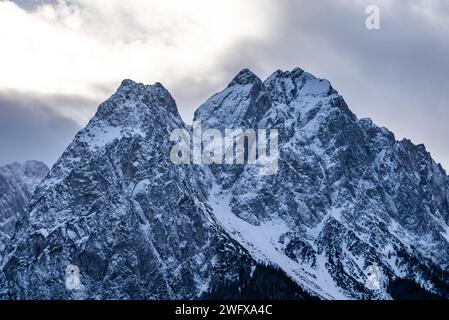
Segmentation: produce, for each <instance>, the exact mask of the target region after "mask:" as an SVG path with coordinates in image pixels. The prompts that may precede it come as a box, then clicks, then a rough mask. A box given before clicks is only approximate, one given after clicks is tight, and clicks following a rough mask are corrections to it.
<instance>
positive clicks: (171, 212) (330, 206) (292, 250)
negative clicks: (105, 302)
mask: <svg viewBox="0 0 449 320" xmlns="http://www.w3.org/2000/svg"><path fill="white" fill-rule="evenodd" d="M194 121H198V122H199V121H201V124H202V127H203V129H206V128H216V129H219V130H221V131H224V130H225V129H236V128H242V129H245V128H256V129H257V128H265V129H277V130H278V132H279V159H278V170H277V173H276V174H274V175H260V174H259V169H258V167H257V166H255V165H251V164H242V165H228V164H214V165H210V166H207V165H191V164H182V165H175V164H173V163H172V162H171V160H170V150H171V148H172V147H173V144H174V142H172V141H170V139H169V137H170V134H171V132H172V131H173V130H175V129H180V128H181V129H185V130H187V131H190V130H191V127H190V126H188V125H186V124H185V123H184V122H183V120H182V119H181V117H180V115H179V113H178V110H177V106H176V103H175V101H174V99H173V98H172V96H171V95H170V93H169V92H168V91H167V90H166V89H165V88H164V87H163V86H162V85H161V84H159V83H156V84H154V85H143V84H140V83H135V82H133V81H131V80H124V81H123V82H122V84H121V86H120V87H119V88H118V90H117V92H116V93H115V94H114V95H113V96H112V97H111V98H110V99H108V100H107V101H106V102H104V103H102V104H101V105H100V106H99V108H98V110H97V113H96V114H95V116H94V117H93V118H92V119H91V121H90V122H89V124H88V125H87V126H86V127H85V128H84V129H82V130H81V131H80V132H79V133H78V134H77V135H76V136H75V138H74V140H73V142H72V143H71V144H70V145H69V146H68V147H67V149H66V150H65V152H64V153H63V154H62V156H61V158H60V159H59V160H58V161H57V162H56V164H55V165H54V166H53V168H52V169H51V171H50V173H49V174H48V175H47V176H46V178H45V179H44V180H43V182H42V183H41V184H39V186H38V187H37V188H36V191H35V193H34V196H33V198H32V200H31V202H30V205H29V209H28V212H27V214H26V216H24V218H23V219H22V220H21V222H20V223H19V225H18V228H17V231H16V233H15V235H14V236H13V237H12V238H11V239H10V240H9V241H8V246H7V247H6V249H5V253H4V257H3V260H2V262H1V264H0V269H1V270H2V271H1V274H0V284H1V287H2V290H1V294H0V296H1V297H2V298H3V299H207V298H215V299H221V298H222V299H229V298H234V299H244V298H265V299H310V298H319V299H403V298H449V272H447V271H446V270H447V269H448V267H449V226H448V223H449V178H448V176H447V175H446V172H445V171H444V169H443V168H442V167H441V166H440V165H439V164H437V163H435V161H434V160H433V159H432V158H431V155H430V154H429V153H428V152H427V151H426V149H425V147H424V146H423V145H414V144H413V143H412V142H410V141H409V140H402V141H397V140H396V139H395V136H394V134H393V133H392V132H390V131H389V130H387V129H385V128H381V127H378V126H376V125H375V124H374V123H373V122H372V121H371V120H370V119H358V118H357V117H356V116H355V115H354V114H353V113H352V112H351V110H350V109H349V108H348V106H347V105H346V103H345V101H344V99H343V97H342V96H340V95H339V94H338V92H337V91H336V90H335V89H334V88H333V87H332V86H331V84H330V83H329V81H327V80H322V79H318V78H316V77H314V76H313V75H311V74H309V73H307V72H305V71H303V70H301V69H299V68H296V69H294V70H292V71H286V72H284V71H276V72H275V73H273V74H272V75H271V76H270V77H268V79H266V80H265V81H262V80H260V79H259V78H258V77H257V76H256V75H255V74H253V73H252V72H251V71H249V70H247V69H244V70H242V71H241V72H240V73H238V74H237V76H236V77H235V78H234V79H233V80H232V81H231V82H230V83H229V85H228V86H227V87H226V88H225V89H224V90H223V91H221V92H219V93H217V94H215V95H213V96H212V97H211V98H210V99H208V100H207V101H206V102H205V103H204V104H202V105H201V106H200V107H199V108H198V109H197V111H196V112H195V118H194ZM0 188H2V186H1V185H0ZM31 191H32V190H31V189H27V192H28V193H27V194H29V193H31ZM13 194H16V193H14V192H13ZM2 199H3V198H2ZM2 201H3V200H2ZM2 206H3V202H2ZM11 210H13V211H14V210H15V211H14V212H19V213H20V215H24V213H23V211H20V210H16V209H11ZM1 214H2V216H1V217H4V216H5V215H4V214H3V212H1ZM14 219H15V218H14ZM0 231H2V232H5V231H4V230H3V229H0ZM8 232H12V230H9V231H8ZM11 235H12V233H8V237H9V236H11ZM69 265H76V266H77V267H78V268H79V270H80V286H79V288H76V289H75V290H73V289H70V288H68V287H66V285H65V277H66V268H67V266H69ZM373 270H374V271H373ZM373 272H374V276H375V277H377V279H376V281H375V282H374V285H373V283H371V284H369V283H367V280H369V279H370V277H372V276H373V274H372V273H373Z"/></svg>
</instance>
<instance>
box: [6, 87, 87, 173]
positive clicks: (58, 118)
mask: <svg viewBox="0 0 449 320" xmlns="http://www.w3.org/2000/svg"><path fill="white" fill-rule="evenodd" d="M75 100H76V97H73V96H71V97H67V96H55V95H51V96H42V95H37V96H36V95H32V94H29V93H28V94H27V93H18V92H16V91H14V92H10V91H0V137H1V138H0V150H1V153H0V164H6V163H10V162H14V161H25V160H30V159H35V160H41V161H44V162H46V163H47V164H48V165H50V166H51V165H52V164H53V163H54V162H55V160H56V159H57V158H58V157H59V156H60V155H61V153H62V152H63V151H64V149H65V148H66V146H67V145H68V144H69V143H70V142H71V141H72V139H73V137H74V135H75V134H76V132H77V131H78V130H79V129H80V125H79V124H77V123H76V122H75V121H73V120H71V119H69V118H67V117H64V116H62V115H60V114H58V113H57V112H56V111H54V110H53V109H52V108H54V107H55V105H58V104H60V105H61V106H64V105H66V104H67V103H68V102H67V101H70V102H71V103H75ZM61 102H62V103H61ZM79 103H80V105H81V104H83V103H86V101H85V99H83V98H79Z"/></svg>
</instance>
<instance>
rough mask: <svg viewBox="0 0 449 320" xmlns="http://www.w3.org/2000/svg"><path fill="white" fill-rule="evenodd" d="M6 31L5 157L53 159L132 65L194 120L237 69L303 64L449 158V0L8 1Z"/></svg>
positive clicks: (261, 71)
mask: <svg viewBox="0 0 449 320" xmlns="http://www.w3.org/2000/svg"><path fill="white" fill-rule="evenodd" d="M370 4H375V5H377V6H378V7H379V8H380V30H376V31H373V30H368V29H367V28H366V27H365V20H366V18H367V14H366V13H365V9H366V7H367V6H368V5H370ZM0 41H1V42H0V43H1V50H0V164H4V163H7V162H12V161H14V160H18V161H24V160H27V159H38V160H44V161H46V162H47V163H48V164H50V165H51V164H52V163H53V162H54V161H55V160H56V159H57V158H58V157H59V155H60V154H61V153H62V151H63V150H64V148H65V146H66V145H67V144H68V143H69V142H70V141H71V139H72V138H73V136H74V134H75V133H76V131H77V130H79V128H81V126H83V125H85V124H86V123H87V121H88V120H89V118H90V117H91V116H92V115H93V113H94V112H95V110H96V108H97V106H98V104H99V103H100V102H101V101H103V100H105V99H107V98H108V97H109V96H110V95H111V94H112V93H113V92H114V91H115V89H116V88H117V86H118V85H119V83H120V82H121V80H122V79H124V78H130V79H133V80H135V81H139V82H143V83H154V82H156V81H159V82H161V83H163V84H164V86H165V87H167V89H168V90H169V91H170V92H171V93H172V95H173V97H174V98H175V99H176V101H177V104H178V109H179V110H180V112H181V115H182V116H183V118H184V120H185V121H186V122H190V121H191V118H192V115H193V111H194V110H195V108H197V107H198V105H200V104H201V103H202V102H203V101H204V100H206V99H207V98H208V97H209V96H211V95H212V94H213V93H215V92H217V91H220V90H221V89H222V88H223V87H224V86H226V84H227V83H228V82H229V81H230V80H231V78H232V77H233V76H234V75H235V74H236V73H237V72H238V71H239V70H241V69H243V68H247V67H248V68H250V69H252V70H253V71H254V72H255V73H256V74H258V75H259V76H260V77H261V78H262V79H264V78H265V77H267V76H268V75H269V74H270V73H272V72H273V71H275V70H277V69H284V70H287V69H292V68H294V67H296V66H298V67H301V68H302V69H305V70H306V71H309V72H311V73H313V74H314V75H316V76H318V77H320V78H326V79H329V80H330V81H331V82H332V84H333V86H334V87H335V88H336V89H337V90H338V91H339V92H340V94H342V95H343V96H344V98H345V99H346V101H347V103H348V105H349V107H350V108H351V109H352V110H353V111H354V112H355V113H356V114H357V115H358V116H359V117H371V118H372V119H373V120H374V121H375V122H376V123H377V124H378V125H380V126H385V127H388V128H389V129H390V130H392V131H393V132H394V133H395V134H396V138H397V139H402V138H403V137H407V138H410V139H412V141H413V142H415V143H424V144H425V145H426V147H427V149H428V150H430V151H431V152H432V155H433V156H434V159H436V161H437V162H442V164H443V166H444V167H445V168H447V169H449V146H448V144H447V143H446V139H447V137H448V136H449V126H448V125H447V119H449V117H448V116H449V58H448V57H449V1H445V0H409V1H403V0H383V1H380V0H377V1H376V0H370V1H364V0H302V1H301V0H296V1H294V0H292V1H288V0H245V1H241V0H223V1H219V0H214V1H211V0H189V1H185V0H179V1H171V0H165V1H148V0H141V1H138V0H135V1H132V0H127V1H122V0H95V1H92V0H67V1H57V0H35V1H27V0H16V1H2V0H0Z"/></svg>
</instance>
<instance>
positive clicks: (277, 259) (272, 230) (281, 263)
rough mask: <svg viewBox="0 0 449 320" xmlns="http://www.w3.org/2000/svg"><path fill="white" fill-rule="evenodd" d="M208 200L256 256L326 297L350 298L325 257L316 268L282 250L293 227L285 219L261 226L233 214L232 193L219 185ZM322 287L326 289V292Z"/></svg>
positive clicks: (215, 212) (229, 228) (234, 234)
mask: <svg viewBox="0 0 449 320" xmlns="http://www.w3.org/2000/svg"><path fill="white" fill-rule="evenodd" d="M209 200H210V204H211V206H212V209H213V213H214V215H215V217H216V219H217V220H218V221H219V223H220V224H221V225H222V227H223V228H224V229H225V230H226V231H227V232H228V234H230V235H231V236H232V237H233V238H234V239H235V240H236V241H238V242H239V243H240V244H241V245H243V246H244V247H245V248H246V249H247V250H248V251H249V252H250V253H251V255H252V256H253V258H254V259H256V260H258V261H262V262H265V263H269V264H271V265H275V266H278V267H279V268H281V269H282V270H283V271H284V272H286V273H287V274H288V275H289V276H290V277H291V278H292V279H293V280H295V281H296V282H298V283H299V284H300V285H302V286H303V287H304V288H306V289H308V290H309V291H311V292H313V293H315V294H318V295H319V296H322V297H323V298H326V299H349V298H348V297H347V296H345V295H344V294H343V293H342V292H341V291H340V289H339V288H338V287H337V285H336V284H335V282H334V281H333V279H332V277H331V276H330V274H329V273H328V272H327V269H326V267H325V258H324V257H322V259H318V261H317V269H316V270H315V269H311V268H310V267H309V266H307V265H301V264H299V263H298V262H296V261H294V260H292V259H290V258H289V257H288V256H287V255H286V254H285V253H284V252H283V251H282V244H281V243H280V241H279V238H280V237H281V236H282V235H284V234H285V233H287V232H288V231H289V230H290V229H289V227H288V226H287V225H286V224H285V222H283V221H281V220H277V221H276V220H272V221H270V222H267V223H262V224H261V225H259V226H255V225H252V224H250V223H248V222H246V221H245V220H243V219H241V218H239V217H237V216H236V215H234V214H233V213H232V211H231V208H230V207H229V201H230V198H229V195H226V194H223V193H220V190H219V187H218V186H217V185H216V184H214V187H213V188H212V190H211V195H210V198H209ZM314 275H316V278H315V277H314ZM321 288H325V289H326V292H324V291H322V289H321Z"/></svg>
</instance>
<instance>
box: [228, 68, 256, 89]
mask: <svg viewBox="0 0 449 320" xmlns="http://www.w3.org/2000/svg"><path fill="white" fill-rule="evenodd" d="M251 83H253V84H255V83H262V80H260V78H259V77H258V76H256V75H255V74H254V72H252V71H251V70H249V69H247V68H245V69H243V70H241V71H240V72H239V73H237V75H236V76H235V77H234V79H232V81H231V82H230V83H229V85H228V87H232V86H234V85H242V86H244V85H247V84H251Z"/></svg>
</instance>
